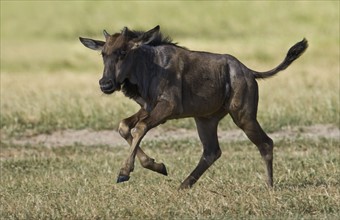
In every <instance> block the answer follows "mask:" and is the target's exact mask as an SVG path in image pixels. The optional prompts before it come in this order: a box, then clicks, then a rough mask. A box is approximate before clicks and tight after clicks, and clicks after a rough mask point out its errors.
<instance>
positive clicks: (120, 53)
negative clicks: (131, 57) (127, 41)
mask: <svg viewBox="0 0 340 220" xmlns="http://www.w3.org/2000/svg"><path fill="white" fill-rule="evenodd" d="M118 53H119V55H120V56H125V55H126V51H125V50H119V52H118Z"/></svg>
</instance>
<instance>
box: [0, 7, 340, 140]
mask: <svg viewBox="0 0 340 220" xmlns="http://www.w3.org/2000/svg"><path fill="white" fill-rule="evenodd" d="M158 24H159V25H160V26H161V30H162V32H163V33H164V34H165V35H169V36H171V37H172V38H173V39H174V41H175V42H179V45H182V46H185V47H187V48H189V49H192V50H205V51H210V52H216V53H229V54H232V55H234V56H236V57H237V58H239V59H240V60H241V61H242V62H243V63H244V64H245V65H247V66H248V67H249V68H252V69H255V70H258V71H264V70H268V69H271V68H273V67H274V66H276V65H277V64H279V63H280V62H281V61H282V59H283V58H284V56H285V54H286V52H287V50H288V49H289V47H291V46H292V45H293V44H295V43H296V42H297V41H300V40H301V39H302V38H303V37H306V38H307V39H308V40H309V44H310V47H309V48H308V50H307V52H306V54H304V55H303V56H302V57H301V58H300V59H299V60H297V61H296V62H295V63H294V64H293V65H292V66H291V67H289V68H288V70H286V71H285V72H284V73H280V74H279V75H278V76H277V77H275V78H273V79H270V80H266V81H260V82H259V83H260V106H259V118H260V122H262V123H263V124H264V127H265V128H266V129H267V130H277V129H279V128H281V127H282V126H291V125H293V126H295V125H311V124H316V123H333V124H337V125H338V124H339V123H338V122H339V59H340V57H339V2H338V1H297V2H292V1H230V2H229V1H227V2H221V1H216V2H215V1H199V2H197V1H183V2H182V1H160V2H158V1H127V2H125V1H121V2H120V1H117V2H109V1H1V129H2V132H3V133H4V132H5V133H9V134H13V132H14V133H15V132H20V133H21V132H23V131H24V132H26V131H28V130H30V131H32V130H33V133H36V132H50V131H54V130H58V129H65V128H72V129H83V128H93V129H114V128H116V126H117V124H118V122H119V120H120V119H122V118H123V117H127V116H129V115H130V114H132V113H134V112H135V111H136V110H137V109H138V106H136V105H135V104H134V103H133V102H132V101H130V100H128V99H125V98H124V97H122V96H121V95H120V94H114V95H113V96H104V95H102V94H101V93H100V91H99V88H98V80H99V78H100V77H101V74H102V68H103V67H102V61H101V57H100V55H99V53H97V52H93V51H90V50H88V49H86V48H85V47H83V46H82V45H81V44H80V42H79V40H78V37H79V36H83V37H90V38H98V39H103V36H102V30H103V29H106V30H107V31H109V32H110V33H114V32H119V31H120V30H121V29H122V28H123V27H124V26H127V27H129V28H131V29H137V30H147V29H150V28H152V27H154V26H156V25H158ZM169 126H175V127H178V126H180V127H187V128H192V127H193V126H194V125H193V122H192V121H191V120H183V121H180V122H179V121H175V122H171V123H170V124H169ZM232 126H233V125H232V122H230V120H224V121H223V122H222V128H225V129H228V128H230V127H232Z"/></svg>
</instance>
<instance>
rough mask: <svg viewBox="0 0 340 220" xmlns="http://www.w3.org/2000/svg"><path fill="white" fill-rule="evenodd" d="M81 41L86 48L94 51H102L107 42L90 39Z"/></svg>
mask: <svg viewBox="0 0 340 220" xmlns="http://www.w3.org/2000/svg"><path fill="white" fill-rule="evenodd" d="M79 40H80V42H81V43H82V44H84V46H85V47H87V48H90V49H92V50H102V49H103V47H104V44H105V42H104V41H100V40H93V39H89V38H82V37H79Z"/></svg>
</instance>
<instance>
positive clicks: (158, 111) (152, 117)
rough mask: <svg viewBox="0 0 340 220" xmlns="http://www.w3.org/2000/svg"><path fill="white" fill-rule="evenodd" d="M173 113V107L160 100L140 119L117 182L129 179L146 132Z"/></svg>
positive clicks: (133, 130) (133, 131) (132, 134)
mask: <svg viewBox="0 0 340 220" xmlns="http://www.w3.org/2000/svg"><path fill="white" fill-rule="evenodd" d="M171 114H172V108H171V106H170V105H169V104H168V102H166V101H163V102H159V103H158V104H157V105H156V106H155V108H154V109H153V110H152V111H151V112H150V114H149V115H148V116H147V117H146V118H144V119H142V120H139V121H138V122H137V124H136V126H135V127H134V128H133V129H132V130H131V136H132V142H131V146H130V150H129V157H128V158H127V160H126V161H125V164H124V166H123V167H122V168H121V169H120V172H119V175H118V178H117V183H120V182H124V181H127V180H129V178H130V172H132V171H133V167H134V162H135V157H136V155H137V151H138V148H139V144H140V142H141V141H142V139H143V137H144V136H145V134H146V133H147V132H148V131H149V130H150V129H151V128H153V127H156V126H157V125H159V124H161V123H164V122H165V121H166V119H167V118H168V117H169V116H170V115H171Z"/></svg>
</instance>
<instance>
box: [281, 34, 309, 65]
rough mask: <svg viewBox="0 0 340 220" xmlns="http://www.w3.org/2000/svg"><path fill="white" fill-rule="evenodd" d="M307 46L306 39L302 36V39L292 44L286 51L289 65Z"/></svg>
mask: <svg viewBox="0 0 340 220" xmlns="http://www.w3.org/2000/svg"><path fill="white" fill-rule="evenodd" d="M307 47H308V41H307V40H306V38H303V40H302V41H300V42H298V43H296V44H295V45H294V46H292V47H291V48H290V49H289V51H288V53H287V57H286V61H287V64H288V65H289V64H291V63H292V62H293V61H294V60H296V59H297V58H299V57H300V56H301V55H302V54H303V52H305V50H306V49H307ZM288 65H287V66H288Z"/></svg>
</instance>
